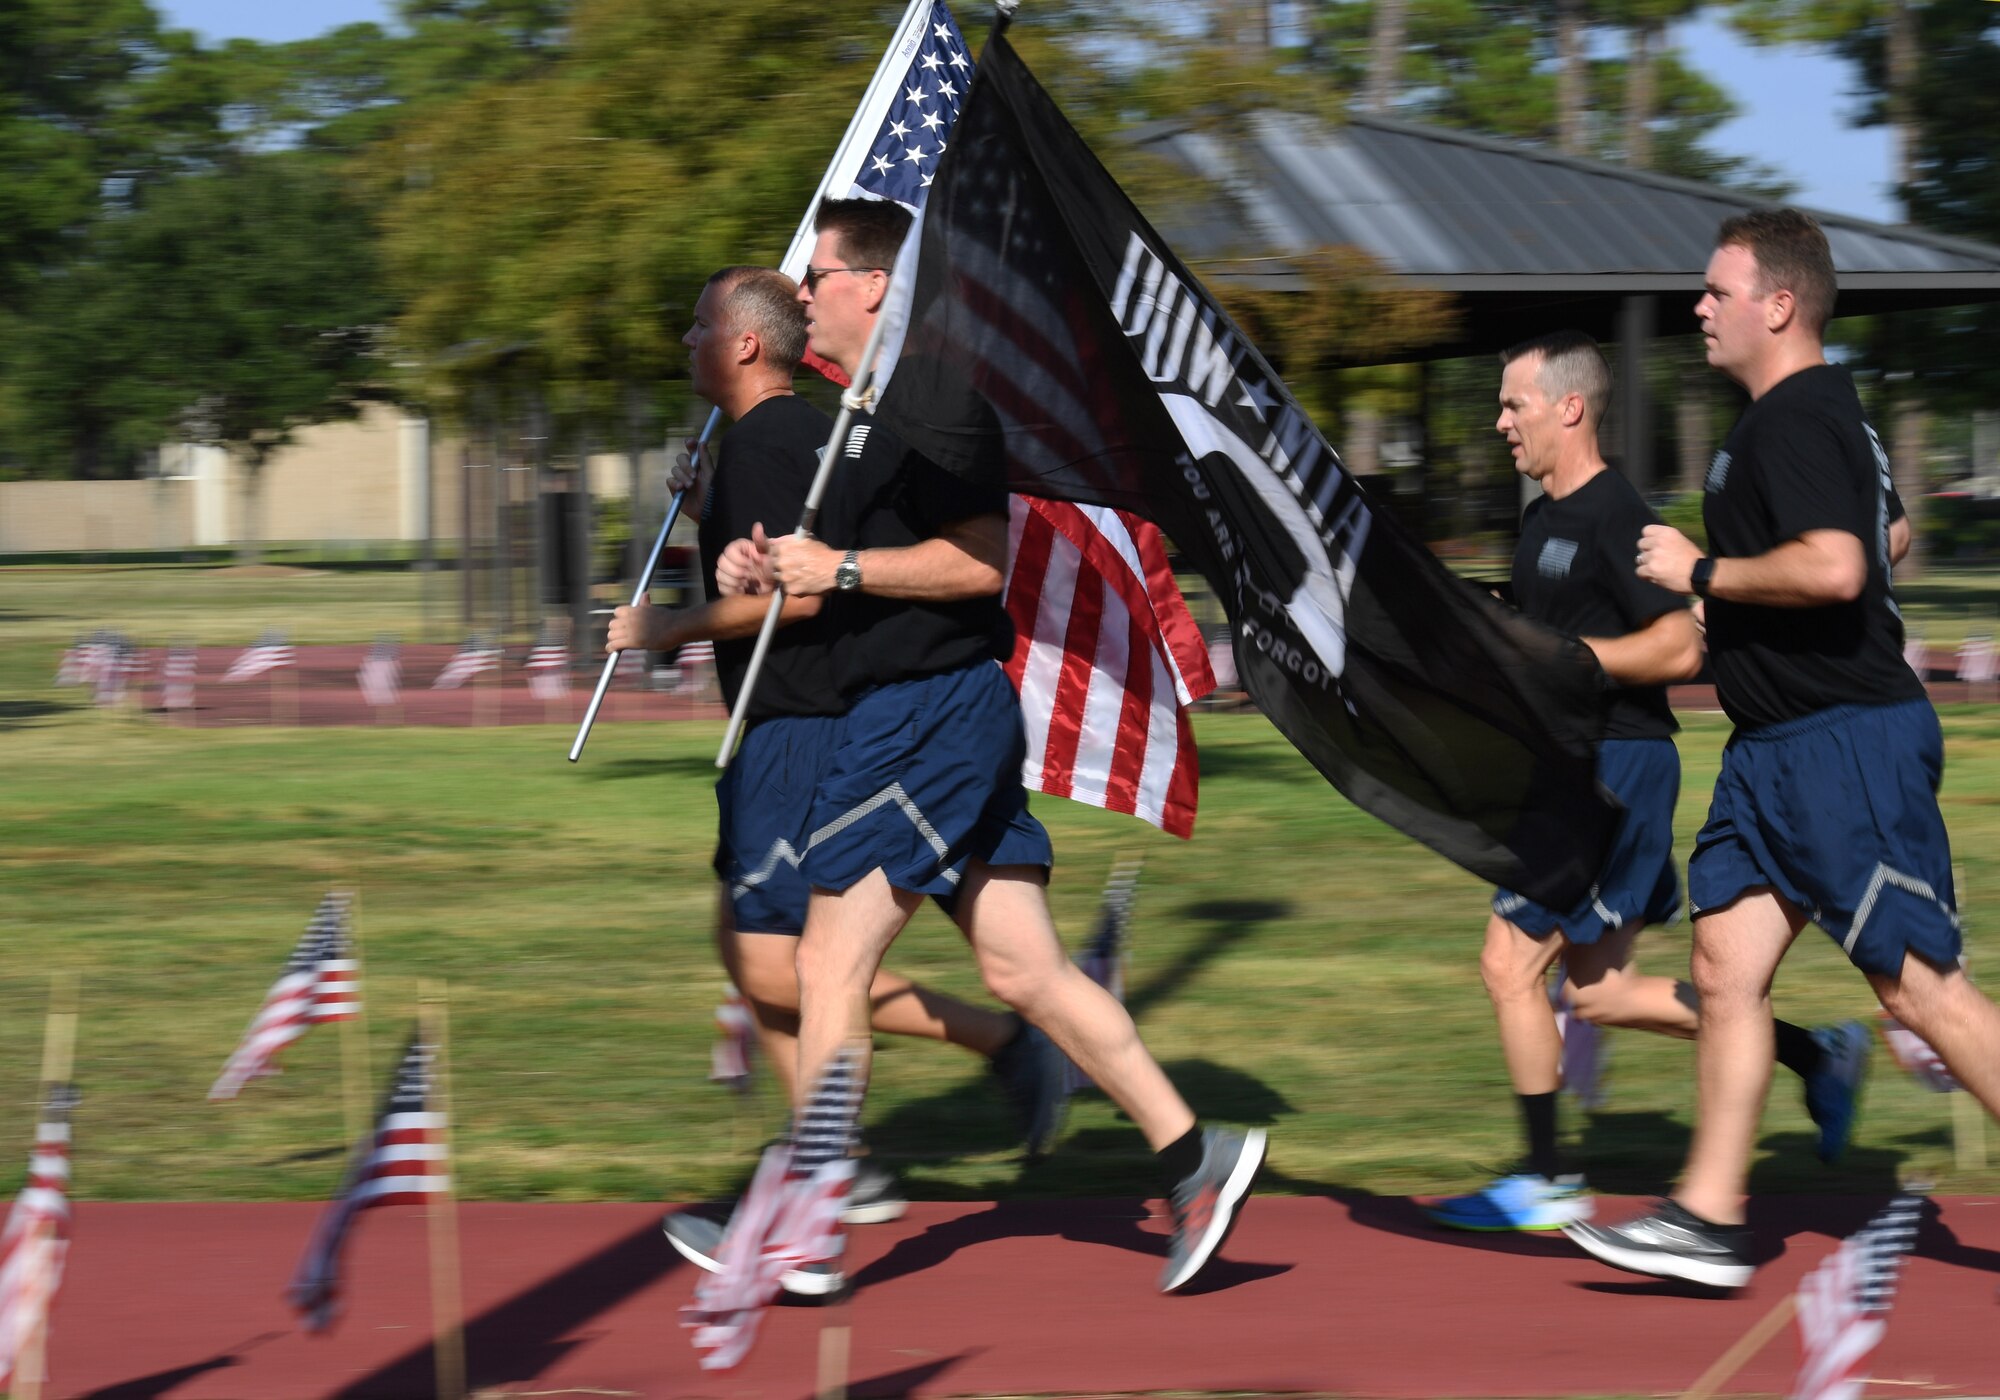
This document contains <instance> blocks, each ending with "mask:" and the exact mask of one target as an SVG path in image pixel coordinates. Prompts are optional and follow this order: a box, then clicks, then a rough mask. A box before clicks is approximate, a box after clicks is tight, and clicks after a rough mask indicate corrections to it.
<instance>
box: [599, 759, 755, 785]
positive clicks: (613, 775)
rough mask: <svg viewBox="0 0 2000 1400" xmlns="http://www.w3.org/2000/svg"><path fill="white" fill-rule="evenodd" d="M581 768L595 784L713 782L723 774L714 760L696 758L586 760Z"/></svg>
mask: <svg viewBox="0 0 2000 1400" xmlns="http://www.w3.org/2000/svg"><path fill="white" fill-rule="evenodd" d="M578 766H579V767H581V768H582V770H583V776H584V778H585V779H586V780H587V781H589V782H593V783H615V782H622V781H624V780H625V779H627V778H707V779H709V780H710V781H713V780H714V779H715V778H716V777H718V776H720V772H721V770H719V769H718V768H717V767H716V766H715V761H714V760H713V759H708V758H700V757H696V756H692V755H684V756H681V757H677V758H614V759H610V760H608V761H606V762H601V763H593V762H590V761H589V760H588V758H586V759H585V761H584V762H583V763H581V764H580V765H578Z"/></svg>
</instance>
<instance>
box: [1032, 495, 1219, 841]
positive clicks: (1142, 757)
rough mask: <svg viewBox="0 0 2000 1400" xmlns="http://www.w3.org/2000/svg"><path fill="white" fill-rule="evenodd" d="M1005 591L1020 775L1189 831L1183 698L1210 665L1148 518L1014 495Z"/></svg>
mask: <svg viewBox="0 0 2000 1400" xmlns="http://www.w3.org/2000/svg"><path fill="white" fill-rule="evenodd" d="M1006 604H1007V612H1008V615H1009V616H1011V617H1012V618H1013V620H1014V628H1015V638H1016V640H1015V643H1014V655H1013V658H1012V660H1010V661H1009V662H1008V663H1007V675H1008V678H1009V679H1010V680H1012V681H1013V682H1014V688H1015V689H1016V690H1017V691H1019V692H1020V695H1021V709H1022V712H1023V714H1024V716H1025V718H1026V720H1027V732H1028V756H1027V759H1026V761H1025V762H1024V764H1023V765H1022V773H1021V776H1022V781H1023V782H1024V783H1026V784H1027V786H1028V787H1029V788H1030V789H1032V790H1033V791H1036V792H1045V793H1047V794H1049V795H1050V796H1051V797H1071V798H1075V799H1076V800H1077V801H1079V802H1083V803H1087V804H1088V805H1090V806H1093V807H1103V808H1106V809H1108V810H1110V811H1113V812H1124V813H1127V814H1129V815H1132V816H1136V817H1139V818H1141V819H1143V820H1145V821H1148V822H1151V823H1152V824H1153V825H1154V826H1157V827H1159V828H1161V829H1162V830H1165V831H1168V832H1171V833H1172V834H1173V835H1175V836H1180V837H1186V836H1190V835H1192V834H1193V832H1194V814H1195V801H1196V796H1197V790H1198V788H1199V785H1200V778H1199V768H1198V761H1197V759H1196V757H1195V748H1194V731H1193V729H1192V728H1191V727H1190V726H1189V724H1188V718H1187V712H1186V707H1187V706H1188V705H1191V704H1193V703H1194V702H1195V701H1196V700H1199V699H1201V698H1202V697H1203V696H1205V695H1207V694H1208V693H1209V692H1210V691H1212V690H1214V689H1215V675H1214V673H1213V672H1212V671H1211V670H1210V669H1209V664H1208V651H1207V648H1206V647H1204V646H1203V645H1202V640H1201V629H1200V628H1199V627H1197V626H1196V625H1195V621H1194V619H1193V618H1192V617H1190V616H1189V615H1188V610H1187V603H1186V602H1185V601H1184V600H1183V599H1182V598H1181V594H1180V589H1179V588H1177V587H1176V586H1175V584H1174V576H1173V571H1172V569H1170V568H1169V567H1168V565H1167V547H1166V542H1165V540H1163V539H1162V538H1161V536H1160V532H1159V530H1158V529H1156V528H1155V527H1154V526H1153V525H1151V524H1149V523H1148V522H1146V521H1144V520H1141V519H1139V518H1138V517H1137V516H1134V515H1130V514H1127V513H1126V512H1123V511H1117V510H1111V509H1108V508H1104V507H1099V506H1079V505H1072V504H1070V503H1069V502H1067V501H1044V500H1035V499H1030V498H1028V497H1025V496H1016V497H1014V498H1013V505H1012V509H1011V521H1010V530H1009V544H1008V562H1007V589H1006Z"/></svg>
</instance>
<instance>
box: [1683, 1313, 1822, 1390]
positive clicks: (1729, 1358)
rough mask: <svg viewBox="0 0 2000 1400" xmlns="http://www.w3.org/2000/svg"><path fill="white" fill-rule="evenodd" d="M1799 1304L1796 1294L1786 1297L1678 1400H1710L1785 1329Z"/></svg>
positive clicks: (1703, 1373) (1723, 1354) (1737, 1340)
mask: <svg viewBox="0 0 2000 1400" xmlns="http://www.w3.org/2000/svg"><path fill="white" fill-rule="evenodd" d="M1798 1306H1799V1300H1798V1295H1797V1294H1795V1293H1787V1294H1786V1295H1785V1296H1784V1298H1783V1299H1782V1300H1781V1301H1780V1302H1779V1304H1778V1306H1777V1307H1775V1308H1772V1309H1771V1310H1770V1311H1769V1312H1767V1313H1765V1314H1764V1316H1763V1317H1762V1318H1760V1319H1759V1320H1758V1322H1757V1323H1756V1325H1755V1326H1753V1327H1752V1328H1751V1329H1750V1330H1749V1331H1748V1332H1745V1333H1744V1334H1743V1335H1742V1336H1740V1337H1738V1338H1737V1339H1736V1345H1735V1346H1733V1347H1731V1348H1730V1349H1729V1350H1728V1351H1725V1352H1724V1353H1722V1357H1721V1359H1720V1360H1718V1361H1717V1362H1716V1363H1715V1364H1714V1365H1713V1366H1711V1367H1709V1368H1708V1369H1707V1370H1706V1371H1704V1372H1702V1376H1701V1379H1700V1380H1698V1381H1696V1382H1695V1383H1694V1385H1693V1387H1692V1388H1691V1389H1689V1390H1687V1391H1686V1392H1684V1393H1683V1394H1682V1395H1681V1400H1709V1397H1710V1396H1711V1395H1714V1394H1715V1393H1716V1392H1717V1391H1718V1390H1720V1389H1722V1387H1723V1386H1725V1385H1727V1384H1729V1381H1730V1378H1731V1377H1733V1376H1734V1375H1735V1374H1736V1373H1737V1372H1738V1371H1740V1370H1742V1369H1743V1368H1744V1367H1745V1366H1746V1365H1748V1364H1749V1362H1750V1358H1751V1357H1753V1356H1755V1355H1756V1354H1757V1353H1758V1352H1760V1351H1762V1350H1763V1349H1764V1347H1765V1345H1766V1344H1767V1343H1768V1342H1769V1341H1770V1340H1771V1338H1773V1337H1775V1336H1777V1335H1778V1333H1779V1332H1780V1331H1782V1330H1783V1329H1784V1326H1785V1324H1786V1323H1788V1322H1790V1321H1791V1320H1792V1314H1793V1313H1795V1312H1797V1311H1798Z"/></svg>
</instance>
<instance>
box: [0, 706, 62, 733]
mask: <svg viewBox="0 0 2000 1400" xmlns="http://www.w3.org/2000/svg"><path fill="white" fill-rule="evenodd" d="M79 708H81V707H80V706H77V705H66V704H64V703H63V702H62V701H60V700H0V733H5V732H6V731H7V730H10V729H31V728H34V727H35V726H34V725H33V724H32V723H31V721H33V720H38V719H47V718H48V717H49V716H50V715H59V714H62V713H64V712H65V711H68V710H74V709H79Z"/></svg>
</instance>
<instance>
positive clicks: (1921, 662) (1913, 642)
mask: <svg viewBox="0 0 2000 1400" xmlns="http://www.w3.org/2000/svg"><path fill="white" fill-rule="evenodd" d="M1903 664H1904V665H1906V666H1908V667H1909V668H1910V669H1911V670H1912V671H1915V672H1916V673H1917V679H1918V680H1927V679H1929V677H1930V673H1931V654H1930V652H1929V650H1928V649H1926V648H1925V646H1924V639H1923V635H1922V634H1921V633H1918V632H1912V633H1911V634H1910V635H1909V636H1907V637H1905V638H1904V639H1903Z"/></svg>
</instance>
